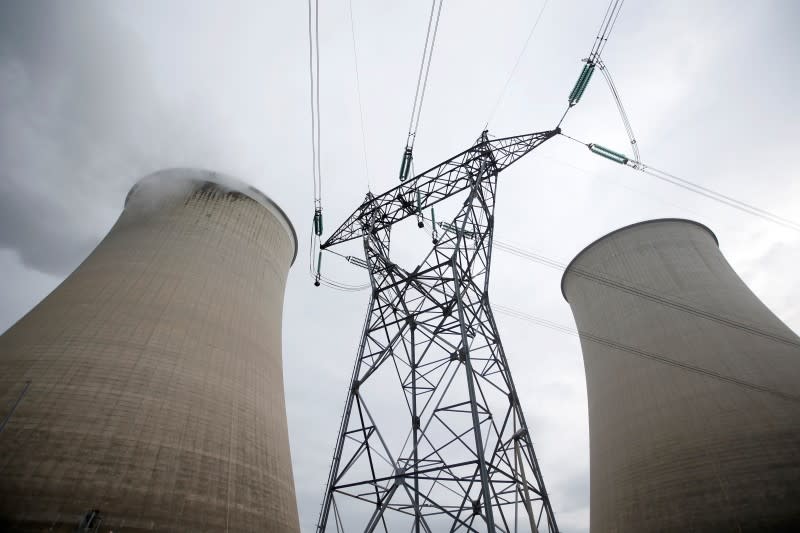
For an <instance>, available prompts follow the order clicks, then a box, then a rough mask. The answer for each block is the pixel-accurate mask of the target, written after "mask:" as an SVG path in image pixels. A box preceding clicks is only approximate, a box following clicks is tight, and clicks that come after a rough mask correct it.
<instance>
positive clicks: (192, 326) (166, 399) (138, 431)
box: [0, 169, 299, 533]
mask: <svg viewBox="0 0 800 533" xmlns="http://www.w3.org/2000/svg"><path fill="white" fill-rule="evenodd" d="M296 248H297V239H296V236H295V233H294V230H293V229H292V226H291V224H290V222H289V220H288V219H287V217H286V215H285V214H284V213H283V212H282V211H281V210H280V208H279V207H278V206H277V205H276V204H275V203H273V202H272V201H270V200H269V199H268V198H267V197H266V196H264V195H263V194H261V193H260V192H258V191H256V190H254V189H252V188H250V187H246V186H243V185H240V184H237V183H235V182H233V180H231V179H230V178H226V177H223V176H220V175H219V174H215V173H211V172H206V171H200V170H184V169H176V170H169V171H163V172H158V173H156V174H153V175H151V176H149V177H147V178H145V179H144V180H142V181H141V182H139V184H137V185H136V186H135V187H134V188H133V189H132V190H131V192H130V193H129V195H128V198H127V200H126V205H125V209H124V211H123V212H122V215H121V216H120V218H119V220H118V221H117V222H116V224H115V225H114V227H113V228H112V229H111V231H110V232H109V234H108V235H107V236H106V238H105V239H103V241H102V242H101V243H100V244H99V245H98V247H97V248H96V249H95V250H94V251H93V252H92V254H91V255H90V256H89V257H88V258H87V259H86V260H85V261H84V262H83V264H81V265H80V267H78V269H77V270H75V271H74V272H73V273H72V274H71V275H70V276H69V277H68V278H67V279H66V280H65V281H64V282H63V283H62V284H61V285H60V286H59V287H58V288H57V289H56V290H55V291H53V292H52V293H51V294H50V295H49V296H48V297H47V298H45V299H44V300H43V301H42V302H41V303H40V304H39V305H37V306H36V307H35V308H34V309H33V310H32V311H31V312H30V313H28V314H27V315H26V316H25V317H23V318H22V319H21V320H20V321H19V322H17V323H16V324H15V325H14V326H13V327H11V329H9V330H8V331H7V332H6V333H5V334H3V335H2V337H0V409H2V411H0V421H3V420H4V421H5V423H4V426H3V427H2V429H0V529H2V530H3V531H8V530H15V531H70V532H72V531H104V532H106V531H112V530H113V531H114V532H115V533H117V532H124V531H131V532H132V531H145V530H146V531H175V532H179V531H181V532H182V531H187V532H188V531H228V532H251V531H266V532H276V533H277V532H280V533H283V532H287V531H288V532H292V531H294V532H297V531H299V525H298V516H297V507H296V501H295V492H294V484H293V481H292V467H291V458H290V454H289V440H288V430H287V423H286V412H285V406H284V394H283V373H282V372H283V371H282V361H281V316H282V308H283V296H284V287H285V283H286V277H287V273H288V270H289V267H290V265H291V263H292V262H293V259H294V255H295V253H296Z"/></svg>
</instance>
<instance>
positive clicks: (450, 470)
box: [317, 130, 558, 533]
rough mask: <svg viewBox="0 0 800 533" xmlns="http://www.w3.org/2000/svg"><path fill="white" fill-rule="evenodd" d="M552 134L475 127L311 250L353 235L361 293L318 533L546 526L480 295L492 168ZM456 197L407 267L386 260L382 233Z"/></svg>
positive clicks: (544, 501)
mask: <svg viewBox="0 0 800 533" xmlns="http://www.w3.org/2000/svg"><path fill="white" fill-rule="evenodd" d="M557 133H558V130H554V131H547V132H540V133H533V134H528V135H522V136H517V137H507V138H504V139H493V140H490V139H489V138H488V135H487V133H486V132H484V133H483V134H482V135H481V137H480V138H479V139H478V141H477V142H476V143H475V144H474V145H473V146H472V147H471V148H469V149H467V150H465V151H464V152H462V153H460V154H458V155H456V156H455V157H453V158H451V159H449V160H447V161H445V162H443V163H441V164H439V165H437V166H435V167H433V168H432V169H430V170H428V171H427V172H424V173H422V174H420V175H419V176H417V177H415V178H413V179H411V180H408V181H407V182H405V183H403V184H401V185H400V186H398V187H395V188H394V189H391V190H390V191H388V192H386V193H384V194H382V195H380V196H373V195H371V194H368V195H367V197H366V199H365V201H364V203H362V205H361V206H360V207H359V208H358V209H357V210H356V211H355V212H354V213H353V214H352V215H351V216H350V217H349V218H348V220H347V221H345V223H344V224H342V226H340V227H339V228H338V229H337V230H336V231H335V232H334V233H333V234H332V236H331V237H330V238H329V239H328V240H327V241H326V242H325V243H324V244H323V245H322V248H328V247H330V246H333V245H335V244H339V243H342V242H345V241H349V240H353V239H357V238H361V239H362V240H363V245H364V252H365V255H366V263H367V267H368V271H369V277H370V281H371V285H372V295H371V298H370V302H369V309H368V312H367V318H366V321H365V325H364V331H363V333H362V337H361V343H360V345H359V350H358V356H357V358H356V363H355V368H354V370H353V375H352V378H351V382H350V389H349V392H348V395H347V400H346V405H345V411H344V415H343V417H342V422H341V427H340V430H339V436H338V439H337V442H336V449H335V452H334V456H333V461H332V464H331V469H330V474H329V478H328V483H327V487H326V490H325V496H324V501H323V505H322V511H321V514H320V518H319V521H318V525H317V530H318V532H323V531H337V532H339V531H361V530H363V531H370V532H371V531H375V530H378V531H412V532H414V533H418V532H421V531H424V532H429V533H438V532H440V531H475V532H478V531H489V532H494V531H506V532H511V531H535V532H557V531H558V527H557V525H556V521H555V517H554V515H553V510H552V508H551V506H550V501H549V499H548V495H547V491H546V490H545V486H544V481H543V479H542V475H541V471H540V469H539V465H538V463H537V460H536V454H535V453H534V449H533V444H532V441H531V436H530V433H529V431H528V426H527V424H526V422H525V417H524V416H523V413H522V409H521V407H520V404H519V399H518V397H517V392H516V389H515V387H514V382H513V380H512V378H511V373H510V370H509V367H508V362H507V360H506V356H505V352H504V350H503V346H502V344H501V342H500V336H499V334H498V330H497V325H496V323H495V320H494V316H493V314H492V310H491V307H490V305H489V294H488V283H489V272H490V265H491V256H492V237H493V231H494V207H495V195H496V191H497V178H498V173H499V172H500V171H502V170H504V169H505V168H507V167H508V166H509V165H510V164H512V163H513V162H515V161H516V160H517V159H519V158H520V157H522V156H523V155H525V154H527V153H528V152H530V151H531V150H533V149H534V148H536V147H537V146H539V145H540V144H541V143H543V142H544V141H546V140H547V139H549V138H551V137H553V136H554V135H556V134H557ZM464 191H467V196H466V200H465V201H464V203H463V206H462V207H461V208H460V210H459V211H458V214H457V215H456V216H455V218H454V219H453V221H452V222H451V223H450V224H446V225H444V227H445V228H446V229H445V230H444V231H443V233H442V234H441V236H440V238H439V239H438V240H436V239H435V240H434V243H435V244H434V246H433V248H432V250H431V251H430V253H429V254H428V255H427V257H426V258H425V260H424V261H423V262H422V263H421V264H420V265H419V266H417V267H416V268H414V269H413V270H406V269H404V268H402V267H400V266H399V265H397V264H395V263H393V262H392V261H391V259H390V254H389V245H390V234H391V226H392V225H393V224H395V223H396V222H399V221H400V220H403V219H406V218H409V217H413V216H415V215H417V216H419V214H420V213H421V211H422V209H424V208H426V207H428V206H431V205H434V204H436V203H438V202H440V201H442V200H444V199H446V198H448V197H450V196H452V195H454V194H457V193H460V192H464ZM392 382H393V384H391V383H392ZM390 384H391V385H390ZM398 385H399V389H400V391H401V393H398V395H397V396H398V397H397V401H396V402H391V401H387V397H388V395H389V394H390V393H391V392H392V389H391V388H392V387H394V388H395V389H396V388H398ZM401 396H402V398H403V399H400V397H401ZM487 502H488V504H487Z"/></svg>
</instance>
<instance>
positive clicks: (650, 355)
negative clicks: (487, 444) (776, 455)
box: [492, 305, 800, 402]
mask: <svg viewBox="0 0 800 533" xmlns="http://www.w3.org/2000/svg"><path fill="white" fill-rule="evenodd" d="M492 309H493V310H494V311H496V312H498V313H501V314H504V315H507V316H511V317H513V318H516V319H519V320H524V321H526V322H530V323H531V324H536V325H537V326H541V327H545V328H549V329H552V330H554V331H558V332H561V333H565V334H568V335H574V336H576V337H579V338H580V339H581V341H591V342H595V343H597V344H602V345H603V346H607V347H609V348H613V349H615V350H619V351H622V352H626V353H629V354H632V355H635V356H637V357H641V358H644V359H650V360H653V361H657V362H659V363H663V364H666V365H670V366H673V367H676V368H680V369H682V370H686V371H688V372H693V373H696V374H700V375H703V376H706V377H710V378H713V379H716V380H719V381H723V382H726V383H731V384H733V385H738V386H740V387H744V388H747V389H750V390H754V391H758V392H764V393H767V394H772V395H774V396H778V397H780V398H783V399H784V400H789V401H793V402H800V396H798V395H795V394H790V393H786V392H783V391H779V390H777V389H773V388H770V387H766V386H763V385H758V384H756V383H752V382H750V381H746V380H743V379H739V378H736V377H733V376H728V375H725V374H721V373H719V372H715V371H713V370H709V369H707V368H703V367H700V366H696V365H692V364H689V363H684V362H682V361H678V360H676V359H673V358H672V357H668V356H665V355H661V354H657V353H654V352H650V351H647V350H642V349H640V348H636V347H635V346H630V345H626V344H622V343H619V342H616V341H613V340H611V339H608V338H606V337H601V336H599V335H593V334H591V333H585V332H584V333H582V332H579V331H578V330H576V329H573V328H570V327H567V326H564V325H561V324H558V323H556V322H552V321H550V320H545V319H543V318H539V317H536V316H533V315H529V314H527V313H524V312H522V311H518V310H516V309H513V308H511V307H506V306H503V305H493V306H492Z"/></svg>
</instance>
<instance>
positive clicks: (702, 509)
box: [562, 219, 800, 533]
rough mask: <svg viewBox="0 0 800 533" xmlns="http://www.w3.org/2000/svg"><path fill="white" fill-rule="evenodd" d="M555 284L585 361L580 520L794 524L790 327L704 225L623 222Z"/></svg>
mask: <svg viewBox="0 0 800 533" xmlns="http://www.w3.org/2000/svg"><path fill="white" fill-rule="evenodd" d="M562 290H563V293H564V297H565V298H566V299H567V301H568V302H569V304H570V306H571V307H572V312H573V314H574V316H575V322H576V323H577V326H578V329H579V330H580V333H581V346H582V349H583V358H584V365H585V370H586V385H587V388H588V399H589V434H590V446H591V451H590V458H591V482H590V485H591V489H590V492H591V511H590V515H591V517H590V522H591V531H593V532H598V533H606V532H620V533H627V532H636V533H647V532H654V531H663V532H676V531H687V532H689V531H692V532H707V531H708V532H723V531H724V532H728V531H731V532H744V531H800V338H798V337H797V335H795V334H794V333H793V332H792V331H791V330H790V329H789V328H788V327H786V326H785V325H784V324H783V323H782V322H781V321H780V320H779V319H778V318H777V317H776V316H775V315H774V314H772V312H770V310H769V309H767V308H766V307H765V306H764V304H762V303H761V301H759V299H758V298H757V297H756V296H755V295H754V294H753V293H752V292H751V291H750V289H748V288H747V286H746V285H745V284H744V283H743V282H742V280H741V279H740V278H739V276H737V275H736V272H734V271H733V269H732V268H731V266H730V265H729V264H728V262H727V261H726V260H725V258H724V257H723V256H722V254H721V253H720V250H719V248H718V243H717V240H716V237H715V236H714V234H713V233H712V232H711V231H710V230H709V229H708V228H706V227H705V226H702V225H700V224H698V223H695V222H691V221H688V220H675V219H665V220H652V221H647V222H642V223H639V224H634V225H632V226H628V227H625V228H622V229H620V230H617V231H615V232H613V233H610V234H609V235H606V236H605V237H603V238H601V239H599V240H598V241H596V242H594V243H592V244H591V245H589V246H588V247H587V248H586V249H584V250H583V251H582V252H581V253H580V254H578V256H577V257H576V258H575V259H574V260H573V261H572V263H571V264H570V266H569V267H568V268H567V270H566V272H565V273H564V277H563V280H562Z"/></svg>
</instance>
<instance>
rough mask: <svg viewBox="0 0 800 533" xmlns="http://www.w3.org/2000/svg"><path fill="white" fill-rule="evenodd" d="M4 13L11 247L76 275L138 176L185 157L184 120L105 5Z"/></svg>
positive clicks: (3, 226)
mask: <svg viewBox="0 0 800 533" xmlns="http://www.w3.org/2000/svg"><path fill="white" fill-rule="evenodd" d="M0 9H1V10H2V11H1V12H0V108H2V109H3V113H2V116H0V139H2V142H0V161H2V163H1V164H0V247H2V248H7V249H10V250H13V251H15V252H16V253H17V254H18V255H19V257H20V258H21V260H22V262H23V263H24V264H26V265H28V266H29V267H31V268H34V269H36V270H39V271H42V272H47V273H54V274H65V273H66V272H69V271H70V270H72V269H73V268H74V267H75V266H77V264H78V263H79V262H80V261H81V260H82V259H83V258H84V257H86V255H87V253H88V252H89V251H91V249H92V247H93V246H94V245H95V244H96V243H97V241H98V240H99V239H100V238H101V237H102V235H103V234H104V233H105V231H107V229H108V228H109V226H110V225H111V224H112V223H113V221H114V218H115V217H116V215H117V214H118V212H119V209H120V207H121V203H122V200H121V199H122V198H124V197H125V193H126V191H127V189H128V188H129V187H130V186H131V185H132V184H133V182H134V181H135V176H139V175H142V174H144V173H146V172H149V171H151V170H155V169H156V168H158V167H157V166H155V165H157V163H158V162H159V160H164V159H165V158H164V157H163V155H164V152H165V151H166V150H169V151H170V152H172V153H176V152H177V151H179V150H180V149H181V148H179V147H176V146H175V144H176V143H175V141H174V139H175V138H181V136H180V135H171V132H179V131H180V130H181V124H182V123H181V121H180V120H175V121H170V120H168V119H167V118H168V117H169V114H168V113H165V112H164V106H163V104H162V103H161V102H160V100H159V99H158V98H157V97H156V94H155V91H154V89H153V83H152V80H151V77H150V73H149V71H148V66H147V64H146V63H145V62H144V61H143V59H142V54H141V53H140V51H141V48H142V46H141V43H140V42H138V41H137V40H136V39H135V37H134V36H132V35H131V34H130V32H129V31H126V29H125V28H123V27H121V26H120V25H119V24H117V23H116V22H115V20H114V19H113V17H111V16H109V14H108V13H106V12H105V11H104V9H105V8H104V6H103V5H102V4H92V3H87V2H69V3H67V2H38V1H35V2H16V3H11V2H7V3H3V4H2V7H0ZM173 111H176V110H173ZM182 118H183V121H184V122H185V121H188V120H189V116H188V115H185V116H183V117H182ZM193 142H195V143H197V142H198V140H197V138H195V139H193Z"/></svg>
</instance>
